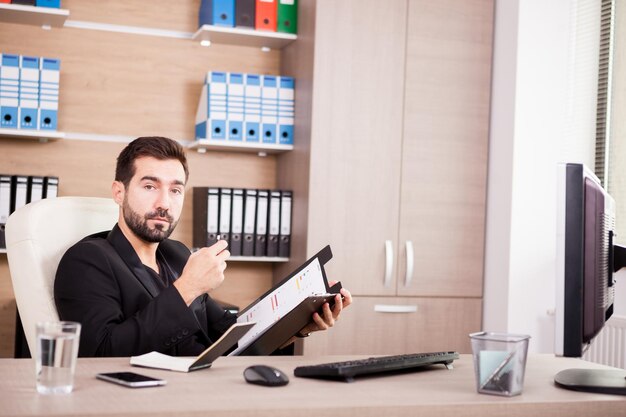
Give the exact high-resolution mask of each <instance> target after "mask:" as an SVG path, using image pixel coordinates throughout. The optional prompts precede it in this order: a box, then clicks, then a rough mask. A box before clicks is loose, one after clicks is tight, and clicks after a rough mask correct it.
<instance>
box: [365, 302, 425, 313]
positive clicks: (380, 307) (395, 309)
mask: <svg viewBox="0 0 626 417" xmlns="http://www.w3.org/2000/svg"><path fill="white" fill-rule="evenodd" d="M374 311H375V312H377V313H417V306H415V305H403V306H399V305H395V304H376V305H375V306H374Z"/></svg>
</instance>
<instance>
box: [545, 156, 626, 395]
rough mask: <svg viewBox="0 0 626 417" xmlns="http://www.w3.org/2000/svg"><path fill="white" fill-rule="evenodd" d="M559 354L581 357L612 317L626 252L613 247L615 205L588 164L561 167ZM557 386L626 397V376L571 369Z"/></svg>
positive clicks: (557, 378)
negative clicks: (619, 275) (618, 277)
mask: <svg viewBox="0 0 626 417" xmlns="http://www.w3.org/2000/svg"><path fill="white" fill-rule="evenodd" d="M558 199H559V200H558V205H557V209H558V216H557V222H558V226H557V278H556V326H555V353H556V355H558V356H566V357H581V356H582V355H583V353H584V352H585V350H586V349H587V348H588V347H589V345H590V343H591V342H592V340H593V339H594V337H595V336H596V335H597V334H598V333H599V332H600V330H601V329H602V327H603V326H604V323H605V322H606V320H608V319H609V317H611V315H612V314H613V302H614V295H615V280H614V278H613V274H614V272H616V271H618V270H619V269H620V268H621V267H623V266H624V262H625V258H626V255H625V254H626V250H625V249H624V248H623V247H621V246H618V245H615V243H614V242H613V238H614V235H615V233H614V231H615V202H614V200H613V198H611V196H610V195H609V194H608V193H607V191H606V190H605V189H604V188H603V187H602V185H601V183H600V180H599V179H598V178H597V177H596V176H595V175H594V174H593V172H591V171H590V170H589V169H588V168H587V167H585V166H584V165H583V164H574V163H567V164H560V165H559V167H558ZM555 383H556V384H557V385H558V386H561V387H563V388H568V389H574V390H579V391H591V392H604V393H619V394H626V371H623V370H610V371H605V370H590V369H568V370H565V371H562V372H560V373H559V374H557V375H556V376H555Z"/></svg>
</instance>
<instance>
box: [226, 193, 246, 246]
mask: <svg viewBox="0 0 626 417" xmlns="http://www.w3.org/2000/svg"><path fill="white" fill-rule="evenodd" d="M242 231H243V190H242V189H234V190H233V198H232V210H231V219H230V245H229V246H228V250H229V251H230V254H231V255H233V256H241V236H242Z"/></svg>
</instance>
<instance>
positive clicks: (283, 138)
mask: <svg viewBox="0 0 626 417" xmlns="http://www.w3.org/2000/svg"><path fill="white" fill-rule="evenodd" d="M294 93H295V83H294V79H293V78H292V77H280V78H279V88H278V143H280V144H281V145H293V125H294V118H295V109H296V105H295V100H294V97H295V94H294Z"/></svg>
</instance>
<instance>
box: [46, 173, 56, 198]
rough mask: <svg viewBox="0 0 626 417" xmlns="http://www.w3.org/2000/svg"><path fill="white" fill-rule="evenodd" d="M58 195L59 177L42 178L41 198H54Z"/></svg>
mask: <svg viewBox="0 0 626 417" xmlns="http://www.w3.org/2000/svg"><path fill="white" fill-rule="evenodd" d="M58 193H59V177H44V179H43V198H54V197H56V196H57V195H58Z"/></svg>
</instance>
